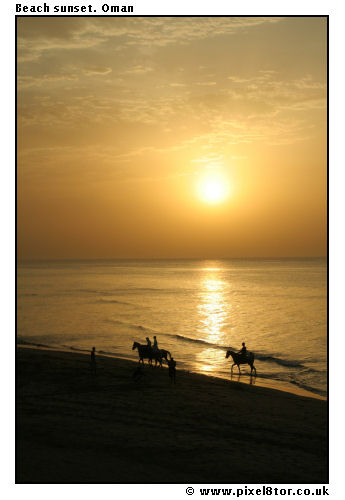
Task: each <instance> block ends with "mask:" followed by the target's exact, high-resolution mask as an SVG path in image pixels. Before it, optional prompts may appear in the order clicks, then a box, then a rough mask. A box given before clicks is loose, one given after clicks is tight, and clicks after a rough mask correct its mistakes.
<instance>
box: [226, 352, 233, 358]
mask: <svg viewBox="0 0 345 500" xmlns="http://www.w3.org/2000/svg"><path fill="white" fill-rule="evenodd" d="M233 353H234V351H226V356H225V357H226V358H228V357H229V356H232V355H233Z"/></svg>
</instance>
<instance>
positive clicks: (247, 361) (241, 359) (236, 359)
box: [225, 351, 256, 376]
mask: <svg viewBox="0 0 345 500" xmlns="http://www.w3.org/2000/svg"><path fill="white" fill-rule="evenodd" d="M229 356H231V357H232V360H233V364H232V365H231V373H232V370H233V368H234V366H235V365H237V366H238V371H239V373H241V370H240V365H249V366H250V374H252V372H253V370H254V372H255V373H254V374H255V376H256V368H255V366H254V354H253V353H252V352H249V353H248V354H247V356H243V354H240V353H238V352H235V351H227V352H226V356H225V357H226V358H228V357H229Z"/></svg>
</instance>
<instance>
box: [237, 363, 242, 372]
mask: <svg viewBox="0 0 345 500" xmlns="http://www.w3.org/2000/svg"><path fill="white" fill-rule="evenodd" d="M237 366H238V373H241V368H240V365H237Z"/></svg>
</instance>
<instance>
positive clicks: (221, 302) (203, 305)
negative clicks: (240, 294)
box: [197, 268, 231, 344]
mask: <svg viewBox="0 0 345 500" xmlns="http://www.w3.org/2000/svg"><path fill="white" fill-rule="evenodd" d="M205 271H207V274H206V275H205V276H204V278H203V280H202V282H201V290H200V303H199V304H198V306H197V308H198V312H199V315H200V330H199V333H200V335H201V336H202V338H203V339H204V340H206V341H207V342H210V343H212V344H214V343H219V342H220V341H221V340H222V338H223V337H224V330H223V329H224V324H225V321H226V319H227V317H228V315H229V310H230V308H231V305H230V304H228V303H227V300H226V298H225V292H226V290H227V288H228V286H229V285H228V283H226V282H224V281H223V280H222V279H221V278H220V276H219V274H220V272H221V269H219V268H206V269H205Z"/></svg>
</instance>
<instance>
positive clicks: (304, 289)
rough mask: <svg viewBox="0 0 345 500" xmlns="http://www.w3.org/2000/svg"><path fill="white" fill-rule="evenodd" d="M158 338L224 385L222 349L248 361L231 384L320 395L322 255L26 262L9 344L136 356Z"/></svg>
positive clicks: (323, 371) (183, 365)
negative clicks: (136, 347) (251, 358)
mask: <svg viewBox="0 0 345 500" xmlns="http://www.w3.org/2000/svg"><path fill="white" fill-rule="evenodd" d="M153 335H156V336H157V340H158V344H159V347H160V348H164V349H167V350H169V351H170V352H171V354H172V355H173V356H174V358H175V360H176V361H177V368H178V369H184V370H188V371H191V372H197V373H202V374H205V375H209V376H215V377H221V378H226V379H230V378H231V375H230V368H231V364H232V362H230V359H226V358H225V354H226V350H227V349H232V350H237V351H238V350H239V349H240V348H241V344H242V342H245V343H246V346H247V349H248V351H250V352H253V353H254V355H255V367H256V370H257V377H256V378H255V377H250V368H249V366H248V365H242V366H241V372H242V374H241V375H239V374H238V369H237V367H234V373H233V376H232V380H236V381H240V382H244V383H255V384H257V385H265V384H266V385H269V386H271V387H272V386H273V387H275V386H276V387H277V388H279V387H281V388H285V390H290V389H291V391H292V392H294V388H301V389H304V390H306V391H308V392H309V393H312V394H317V395H320V396H325V395H326V393H327V262H326V260H325V259H269V260H268V259H229V260H226V259H224V260H152V261H151V260H97V261H49V262H48V261H46V262H26V263H21V264H18V268H17V342H18V344H24V345H29V346H30V345H32V346H45V347H53V348H63V349H72V350H78V351H79V350H80V351H90V350H91V348H92V347H93V346H95V347H96V351H97V353H98V354H107V355H114V356H120V357H126V358H129V359H138V354H137V351H133V350H132V345H133V342H134V341H138V342H140V343H146V341H145V338H146V337H150V339H151V340H152V339H153Z"/></svg>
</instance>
